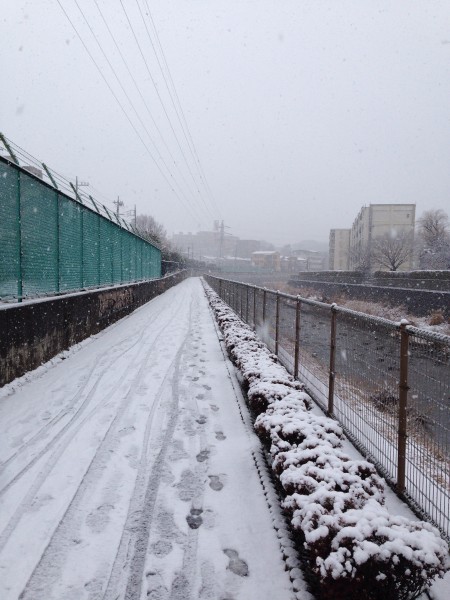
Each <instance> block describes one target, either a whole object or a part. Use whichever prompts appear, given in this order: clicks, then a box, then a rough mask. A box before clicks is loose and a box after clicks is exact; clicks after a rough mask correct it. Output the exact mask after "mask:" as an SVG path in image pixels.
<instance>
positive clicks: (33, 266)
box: [20, 173, 58, 296]
mask: <svg viewBox="0 0 450 600" xmlns="http://www.w3.org/2000/svg"><path fill="white" fill-rule="evenodd" d="M20 221H21V233H22V240H21V249H22V287H23V295H24V296H33V295H35V294H36V293H38V292H43V293H51V292H54V291H55V290H57V288H58V273H57V260H58V205H57V193H56V191H53V190H49V189H47V188H43V187H42V186H39V185H38V184H37V182H36V181H35V180H34V179H33V178H31V177H29V176H27V175H25V174H24V173H21V174H20Z"/></svg>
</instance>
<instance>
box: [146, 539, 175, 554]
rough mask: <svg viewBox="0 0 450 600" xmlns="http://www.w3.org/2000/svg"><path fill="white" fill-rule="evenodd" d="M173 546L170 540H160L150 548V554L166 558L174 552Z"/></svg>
mask: <svg viewBox="0 0 450 600" xmlns="http://www.w3.org/2000/svg"><path fill="white" fill-rule="evenodd" d="M172 549H173V546H172V543H171V542H169V540H158V541H157V542H155V543H153V544H152V545H151V546H150V552H151V553H152V554H154V555H155V556H157V557H158V558H164V557H165V556H167V555H168V554H170V553H171V552H172Z"/></svg>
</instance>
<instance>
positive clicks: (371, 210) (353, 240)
mask: <svg viewBox="0 0 450 600" xmlns="http://www.w3.org/2000/svg"><path fill="white" fill-rule="evenodd" d="M415 215H416V206H415V204H370V205H369V206H363V207H362V208H361V210H360V211H359V214H358V216H357V217H356V219H355V221H354V222H353V225H352V228H351V231H350V250H349V268H350V269H353V270H355V269H356V268H358V267H359V266H360V264H361V262H362V261H363V262H365V263H366V268H367V269H369V270H371V269H374V268H377V265H374V264H373V259H372V256H371V250H372V245H373V241H374V240H375V239H376V238H378V237H383V236H384V235H386V234H388V235H393V234H394V235H395V234H399V233H410V234H411V237H412V236H414V227H415ZM400 268H401V270H404V271H408V270H410V269H412V268H413V265H412V256H411V258H410V260H408V261H407V262H405V263H404V264H403V265H402V266H401V267H400Z"/></svg>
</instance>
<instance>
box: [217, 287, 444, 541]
mask: <svg viewBox="0 0 450 600" xmlns="http://www.w3.org/2000/svg"><path fill="white" fill-rule="evenodd" d="M205 279H206V280H207V282H208V283H209V284H210V285H211V287H212V288H213V289H214V290H215V291H216V292H217V293H218V294H219V296H220V297H221V298H222V300H224V301H225V302H226V303H227V304H228V305H229V306H230V307H231V308H233V310H235V311H236V313H238V314H239V315H240V317H241V318H242V319H243V320H244V321H245V322H246V323H248V324H249V325H250V326H252V327H253V328H254V329H255V330H256V331H257V332H258V334H259V335H260V337H261V338H262V339H263V341H264V342H265V343H266V344H267V345H268V346H269V348H270V349H271V350H272V351H273V352H274V353H276V354H277V355H278V358H279V360H280V362H282V363H283V364H284V366H285V367H286V368H287V369H288V371H290V373H291V374H293V375H294V376H295V377H298V378H299V379H300V380H302V381H304V382H305V384H306V386H307V388H308V391H309V392H310V393H311V395H312V397H313V398H314V399H315V400H316V402H317V403H318V404H319V405H320V406H321V408H322V409H323V410H325V411H326V412H327V413H328V414H329V415H330V416H333V417H335V418H336V419H337V420H338V421H339V422H340V423H341V425H342V426H343V428H344V430H345V431H346V433H347V435H348V436H349V438H350V439H351V440H352V441H353V442H354V443H355V445H356V446H357V447H358V448H359V449H360V450H361V451H362V452H363V454H365V455H366V456H367V457H368V458H370V460H372V461H373V462H374V463H375V464H376V465H377V467H378V469H379V470H380V472H382V474H383V475H384V476H385V477H386V479H387V480H388V481H389V482H390V483H391V484H392V485H394V486H395V487H396V489H397V491H398V492H399V493H400V494H401V495H403V496H404V497H405V499H406V500H407V501H408V502H409V503H410V505H411V506H412V507H413V508H414V509H415V510H416V511H417V512H418V513H419V514H420V515H421V516H422V517H424V518H426V519H428V520H429V521H430V522H432V523H434V524H435V525H436V526H437V527H438V528H439V529H440V530H441V532H442V533H443V534H444V535H445V536H446V538H447V539H448V540H450V521H449V515H450V368H449V367H450V337H449V336H446V335H441V334H437V333H433V332H430V331H427V330H420V329H417V328H415V327H412V326H409V325H408V324H407V322H402V323H394V322H392V321H388V320H386V319H382V318H378V317H372V316H369V315H365V314H363V313H359V312H356V311H352V310H349V309H346V308H343V307H339V306H337V305H335V304H331V305H330V304H325V303H323V302H317V301H314V300H308V299H305V298H301V297H300V296H292V295H289V294H284V293H281V292H277V291H274V290H269V289H265V288H260V287H256V286H252V285H249V284H245V283H238V282H235V281H230V280H226V279H219V278H216V277H212V276H205Z"/></svg>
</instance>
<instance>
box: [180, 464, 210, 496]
mask: <svg viewBox="0 0 450 600" xmlns="http://www.w3.org/2000/svg"><path fill="white" fill-rule="evenodd" d="M176 487H177V488H178V489H179V492H178V495H179V498H180V500H182V501H183V502H189V501H190V500H192V499H193V498H195V497H196V496H198V495H199V494H200V493H201V492H202V489H203V482H202V481H201V480H200V478H199V477H198V475H196V474H195V473H193V472H192V471H190V470H189V469H186V470H185V471H183V472H182V473H181V478H180V481H179V483H177V484H176Z"/></svg>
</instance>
